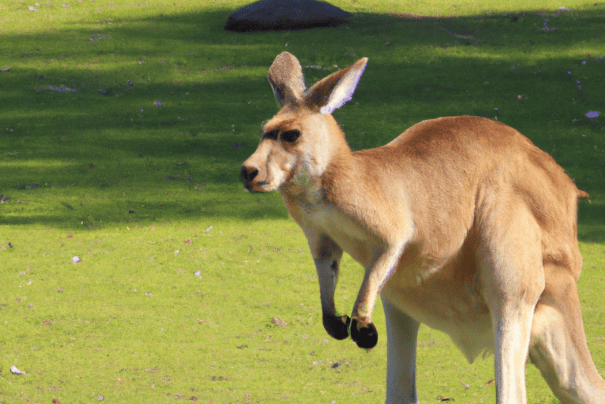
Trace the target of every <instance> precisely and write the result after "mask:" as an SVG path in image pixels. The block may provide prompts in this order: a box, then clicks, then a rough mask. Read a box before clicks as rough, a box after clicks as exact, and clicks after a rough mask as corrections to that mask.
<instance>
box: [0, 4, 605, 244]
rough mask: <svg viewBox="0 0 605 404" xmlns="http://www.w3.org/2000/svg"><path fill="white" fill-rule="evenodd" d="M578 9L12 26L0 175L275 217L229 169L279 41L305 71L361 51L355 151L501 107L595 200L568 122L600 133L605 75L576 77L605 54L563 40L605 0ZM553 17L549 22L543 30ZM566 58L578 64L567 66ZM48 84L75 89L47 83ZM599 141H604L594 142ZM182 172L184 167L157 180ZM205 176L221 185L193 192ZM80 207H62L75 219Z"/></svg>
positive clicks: (588, 159)
mask: <svg viewBox="0 0 605 404" xmlns="http://www.w3.org/2000/svg"><path fill="white" fill-rule="evenodd" d="M586 7H587V8H590V11H593V13H590V14H588V13H579V14H575V13H574V14H573V15H571V14H570V15H567V14H565V13H562V14H561V15H560V16H558V17H552V14H553V13H555V12H556V10H551V11H550V12H549V14H544V15H540V14H539V12H538V10H536V11H524V12H521V13H513V14H512V15H507V16H503V15H496V14H485V15H474V16H468V17H457V18H416V17H414V18H400V17H401V16H396V15H395V16H389V15H386V14H372V13H358V14H357V15H355V16H354V17H353V18H351V20H350V22H349V23H347V24H345V25H344V26H340V27H335V28H320V29H314V30H303V31H292V32H258V33H234V32H226V31H224V30H223V26H224V23H225V21H226V19H227V17H228V16H229V14H230V13H231V12H232V11H233V10H228V9H223V10H212V11H191V12H187V13H181V14H176V13H175V14H166V15H155V16H145V17H140V18H139V17H136V16H135V17H132V16H124V17H120V18H113V19H112V20H111V21H110V23H105V24H104V22H105V21H104V20H100V22H99V23H98V24H95V23H94V22H93V21H92V20H90V21H87V22H84V23H78V24H74V27H73V28H69V29H62V30H60V31H56V30H55V31H50V32H44V33H41V32H39V33H32V34H23V35H18V36H17V37H14V38H10V41H8V42H9V43H5V44H3V45H2V46H1V47H0V49H2V48H3V49H4V50H5V53H6V54H10V55H11V56H10V58H9V59H10V60H8V61H6V62H5V63H8V65H11V66H12V67H13V68H12V70H11V71H10V72H9V73H0V74H2V75H1V76H0V80H2V82H3V83H2V84H3V91H2V93H1V94H0V102H1V103H2V109H1V111H0V119H1V120H2V121H3V126H4V127H2V128H0V131H1V132H0V133H1V135H0V148H1V150H3V151H4V155H3V162H2V163H0V164H1V166H2V170H3V172H4V173H5V176H4V177H5V178H3V180H2V181H1V182H0V195H9V196H10V195H12V194H15V195H19V196H18V197H19V198H20V197H22V196H27V195H31V197H32V198H37V197H35V196H34V192H36V191H32V192H30V193H29V194H27V193H25V194H24V192H25V191H23V189H22V187H23V186H24V185H27V184H30V183H37V184H40V185H42V184H49V185H46V186H42V187H41V189H40V190H38V191H44V192H47V193H48V195H49V197H50V198H51V199H52V198H55V197H56V196H53V193H56V192H57V191H56V190H57V189H61V190H62V191H61V192H63V193H65V194H66V195H71V198H74V199H77V198H80V196H78V195H82V194H86V193H93V194H98V195H113V194H119V193H121V192H122V191H123V190H128V189H135V190H138V191H137V192H139V193H140V196H141V197H142V199H139V200H138V201H137V203H140V204H141V205H143V204H145V202H146V200H150V199H153V198H152V197H151V196H150V195H153V194H161V193H162V192H164V190H166V189H170V190H174V189H177V188H178V189H181V188H182V190H183V192H185V190H186V191H187V192H188V194H187V195H188V196H187V201H188V202H182V205H183V207H182V208H179V209H175V210H174V211H172V213H161V212H156V214H155V216H153V218H155V219H153V220H173V219H175V218H178V217H190V216H191V217H204V216H208V215H219V216H224V217H229V218H234V219H237V220H253V219H255V218H259V217H262V216H263V215H268V216H269V217H285V216H286V212H285V209H284V207H283V205H281V204H280V203H278V206H273V205H271V204H269V203H267V204H263V203H261V202H259V201H261V200H262V198H263V197H264V196H263V195H260V196H254V197H253V200H254V201H255V202H254V203H249V201H250V199H249V198H247V197H249V196H250V195H245V194H243V193H242V191H241V188H239V179H238V168H239V165H240V164H241V163H242V162H243V161H244V160H245V159H246V158H247V156H248V155H249V154H251V153H252V152H253V150H254V148H255V146H256V143H257V142H258V140H259V139H260V125H261V123H262V122H263V121H264V120H266V119H268V118H270V117H271V116H272V115H273V114H274V113H275V112H276V111H277V108H276V103H275V101H274V99H273V95H272V93H271V91H270V89H269V86H268V85H267V81H266V78H265V77H266V72H267V69H268V67H269V65H270V64H271V62H272V61H273V59H274V57H275V56H276V55H277V54H278V53H279V52H281V51H283V50H288V51H290V52H291V53H293V54H295V55H296V56H297V57H298V58H299V59H300V60H301V63H302V64H303V66H306V67H305V68H304V71H305V75H306V79H307V82H308V83H309V84H312V83H313V82H314V81H316V80H318V79H321V78H323V77H324V76H326V75H327V74H329V73H331V72H333V71H336V70H337V69H338V68H343V67H345V66H346V65H348V64H350V63H352V62H354V61H355V60H357V59H358V58H361V57H364V56H368V57H369V58H370V63H369V65H368V69H367V70H366V72H365V74H364V77H363V78H362V80H361V82H360V84H359V87H358V90H357V92H356V94H355V99H354V102H351V103H349V104H348V105H347V106H345V107H344V108H343V109H342V110H339V111H337V112H335V116H336V117H337V119H338V120H339V122H340V123H341V124H342V126H343V128H344V129H345V132H346V133H347V135H348V141H349V143H350V144H351V146H352V148H353V149H363V148H369V147H376V146H378V145H381V144H384V143H386V142H388V141H390V140H391V139H392V138H394V137H395V136H396V135H397V134H398V133H400V132H402V131H403V130H404V129H405V128H406V127H409V126H411V125H412V124H414V123H416V122H419V121H421V120H423V119H428V118H433V117H438V116H445V115H463V114H470V115H479V116H485V117H489V118H492V119H493V118H495V117H497V118H498V119H499V120H501V121H503V122H505V123H508V124H510V125H511V126H513V127H515V128H517V129H519V130H520V131H521V132H522V133H524V134H526V135H527V136H528V137H530V138H531V139H532V140H533V141H534V142H535V143H536V144H537V145H538V146H539V147H541V148H543V149H545V150H547V151H549V152H551V150H553V149H556V150H559V151H558V152H553V153H552V154H553V155H554V157H555V158H556V159H557V161H559V162H560V163H561V164H562V165H563V166H564V167H565V168H566V170H568V172H571V173H573V174H574V176H576V177H581V178H582V180H583V181H585V182H584V183H582V184H579V186H580V188H582V189H585V190H587V191H588V192H589V193H590V194H591V195H592V196H593V198H594V199H599V198H602V196H603V193H602V191H600V189H602V187H601V185H602V184H601V183H600V182H599V180H598V176H599V174H600V173H601V171H602V168H603V165H604V162H605V158H604V157H603V154H600V153H598V152H590V153H589V154H584V155H583V158H582V159H580V160H579V159H577V155H576V154H574V153H573V152H572V150H575V149H578V148H580V147H583V146H581V145H578V143H577V139H575V138H572V137H571V136H567V135H566V133H568V132H573V131H576V130H579V131H581V132H582V133H583V134H586V133H592V134H594V135H597V134H601V133H602V130H603V127H602V126H599V125H598V124H595V122H594V121H590V120H587V119H585V118H583V117H582V115H583V114H584V112H585V111H584V109H585V105H589V104H590V103H591V102H593V100H595V101H594V102H597V100H598V99H599V97H600V94H601V90H602V89H603V82H602V78H601V79H598V78H597V77H596V76H595V77H593V76H591V79H592V83H591V84H590V85H589V84H588V83H587V84H586V86H585V88H584V89H583V90H582V91H581V92H578V91H577V89H576V87H577V85H576V83H575V80H584V77H585V76H587V75H592V74H593V73H592V72H593V71H596V69H598V68H602V67H603V66H605V63H602V62H600V61H598V60H596V57H598V56H601V55H593V57H592V58H590V59H589V63H588V65H587V66H582V65H581V64H580V63H581V61H580V60H579V59H578V58H576V57H573V56H569V53H565V54H564V55H562V54H561V52H559V51H560V49H561V47H562V46H563V47H566V48H573V47H576V46H580V45H581V44H582V43H584V42H586V41H589V40H590V39H591V38H592V37H593V35H594V26H597V25H599V24H601V23H602V18H601V17H598V15H599V14H602V13H603V11H605V6H603V5H599V6H596V7H595V6H593V7H588V6H586ZM594 11H599V13H596V14H595V13H594ZM549 15H550V19H549V24H551V25H550V26H552V27H554V26H557V25H559V29H558V30H557V31H554V32H548V31H543V30H542V28H543V27H544V25H543V24H544V20H545V18H546V17H547V16H549ZM515 18H516V19H515ZM101 34H102V35H101ZM91 36H92V37H93V38H94V40H90V37H91ZM532 54H535V57H534V58H527V57H526V56H527V55H532ZM599 63H600V64H599ZM335 66H337V67H335ZM581 67H585V69H584V70H581ZM0 68H3V66H0ZM568 70H569V71H573V74H572V75H570V76H569V77H568V75H567V74H566V71H568ZM600 77H602V76H600ZM129 81H130V82H132V86H130V85H129ZM484 83H488V84H484ZM51 85H52V86H65V87H67V88H73V89H75V90H76V91H75V92H58V91H52V90H50V86H51ZM557 86H558V87H557ZM555 87H557V88H555ZM42 88H46V89H42ZM101 90H106V92H107V95H104V94H102V93H101V92H100V91H101ZM530 90H531V91H532V93H530V94H528V93H527V92H528V91H530ZM574 90H575V91H576V93H573V94H572V91H574ZM519 97H520V98H519ZM524 97H525V98H524ZM572 97H575V103H574V104H572V105H570V98H572ZM156 101H159V102H160V103H161V106H158V105H156ZM357 102H359V104H360V105H357V104H356V103H357ZM496 108H497V110H496ZM496 111H497V112H496ZM574 119H578V120H579V121H578V122H575V123H574V122H572V121H573V120H574ZM582 125H583V126H582ZM11 129H12V131H10V130H11ZM594 143H596V145H597V149H599V148H600V147H601V145H603V148H605V144H603V141H602V140H598V139H594ZM553 144H554V146H553ZM591 145H592V144H591ZM184 162H188V164H187V165H186V166H185V165H183V166H180V165H179V164H181V163H184ZM90 165H92V166H93V167H91V166H90ZM176 174H179V175H181V176H182V177H176V178H178V179H177V180H176V181H172V180H168V179H166V177H171V176H175V175H176ZM188 177H192V180H191V181H189V182H188V181H187V178H188ZM183 180H185V181H183ZM201 183H204V184H206V185H210V184H211V185H213V186H215V187H216V189H214V190H213V191H212V192H207V193H206V194H203V193H202V191H199V189H196V190H195V191H199V192H194V191H192V190H191V187H192V186H195V185H198V184H201ZM44 187H46V188H44ZM179 187H180V188H179ZM206 189H208V188H206ZM175 192H176V191H175ZM244 195H245V196H246V198H244V197H243V196H244ZM18 197H12V196H11V198H12V199H16V198H18ZM146 198H147V199H146ZM64 199H65V198H64ZM267 201H271V202H276V198H275V197H268V198H267ZM53 203H54V204H55V205H57V209H65V208H64V207H61V205H59V204H58V202H56V201H53ZM67 203H69V202H67ZM133 203H134V202H133ZM196 204H197V205H199V206H200V207H199V208H194V206H195V205H196ZM93 205H94V206H93V207H91V208H90V210H87V211H86V212H85V216H86V217H88V216H90V215H92V213H90V211H91V210H94V209H101V210H103V209H105V210H104V212H106V214H107V218H106V219H105V220H104V222H105V221H107V222H111V221H116V222H119V221H121V220H125V219H124V218H123V217H122V216H120V215H122V214H123V208H122V206H120V208H119V209H120V212H121V213H120V214H119V215H118V214H117V213H115V211H114V210H112V209H111V208H109V207H107V206H105V207H101V206H100V204H93ZM599 206H600V205H599ZM116 209H117V208H116ZM26 210H27V209H26ZM584 210H585V212H584ZM580 211H581V214H580V224H581V225H582V223H594V221H595V220H597V221H598V220H599V219H598V217H599V216H598V215H600V213H601V212H600V210H598V209H596V208H590V207H588V206H586V205H582V206H581V208H580ZM75 212H76V211H74V212H71V211H70V212H69V214H70V215H71V214H73V216H74V220H76V219H80V218H81V217H80V216H77V215H76V214H75ZM77 212H78V214H80V213H81V212H80V210H78V211H77ZM112 215H114V216H115V218H114V219H112V218H111V217H112ZM62 218H65V213H60V212H59V213H57V214H53V213H52V212H50V213H49V214H48V215H43V216H38V215H35V214H29V215H28V214H27V212H24V214H23V215H14V214H10V215H5V217H4V218H0V222H1V223H9V224H20V223H42V224H49V225H58V224H59V223H60V222H61V221H62V220H64V219H62ZM596 218H597V219H596ZM146 220H147V219H146ZM149 220H152V219H149ZM599 223H600V224H601V225H602V224H603V223H602V221H599ZM583 237H588V238H589V239H590V238H592V236H589V235H583ZM595 237H597V238H598V235H597V236H595Z"/></svg>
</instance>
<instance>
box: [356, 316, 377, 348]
mask: <svg viewBox="0 0 605 404" xmlns="http://www.w3.org/2000/svg"><path fill="white" fill-rule="evenodd" d="M351 338H352V339H353V341H355V343H356V344H357V346H358V347H360V348H365V349H370V348H374V347H375V346H376V343H377V342H378V331H377V330H376V327H374V324H372V323H369V324H366V325H359V323H358V322H357V320H355V319H353V321H352V322H351Z"/></svg>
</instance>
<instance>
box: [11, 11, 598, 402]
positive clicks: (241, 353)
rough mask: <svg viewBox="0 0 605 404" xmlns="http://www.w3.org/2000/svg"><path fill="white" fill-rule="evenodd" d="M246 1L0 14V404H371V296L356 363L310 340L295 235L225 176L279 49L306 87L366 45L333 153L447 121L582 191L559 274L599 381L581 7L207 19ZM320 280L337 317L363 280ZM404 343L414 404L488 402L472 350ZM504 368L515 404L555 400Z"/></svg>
mask: <svg viewBox="0 0 605 404" xmlns="http://www.w3.org/2000/svg"><path fill="white" fill-rule="evenodd" d="M249 2H250V1H240V0H237V1H231V0H229V1H227V0H202V1H193V0H183V1H179V2H164V1H144V2H141V3H139V2H130V1H125V0H112V1H105V0H81V1H80V0H63V1H54V0H53V1H48V2H47V1H40V4H39V5H34V1H33V0H32V2H31V4H30V3H26V2H24V1H20V0H6V1H3V2H1V3H0V38H2V40H1V41H0V70H2V72H0V199H1V200H2V202H1V203H0V274H1V276H2V282H0V403H52V402H53V400H58V401H59V402H60V403H91V402H97V401H99V402H103V403H176V402H185V401H198V402H205V403H206V402H208V403H210V402H212V403H242V404H243V403H272V402H274V403H278V402H294V403H362V402H363V403H368V402H372V403H379V402H382V401H383V400H384V395H385V374H386V343H385V338H384V336H385V335H386V332H385V329H384V318H383V316H382V314H381V311H382V308H381V307H380V305H379V306H378V307H377V309H376V312H375V316H374V320H375V323H376V325H377V327H378V331H379V335H381V336H382V338H381V339H380V340H379V342H378V346H377V347H376V348H375V349H373V350H372V351H371V352H370V353H367V352H365V351H362V350H360V349H358V348H357V347H356V346H355V344H353V343H352V342H351V341H350V340H347V341H344V342H338V341H335V340H331V339H330V338H329V336H328V335H327V334H326V333H325V331H324V329H323V327H322V324H321V308H320V302H319V293H318V292H319V291H318V286H317V280H316V275H315V269H314V267H313V262H312V259H311V256H310V254H309V252H308V248H307V245H306V240H305V238H304V236H303V234H302V232H301V231H300V230H299V228H298V227H297V226H296V224H295V223H294V222H293V221H292V220H291V219H289V218H288V215H287V212H286V209H285V207H284V206H283V203H282V201H281V198H280V197H279V195H278V194H267V195H257V194H249V193H246V192H244V190H243V187H242V186H241V184H240V183H239V181H238V170H239V165H240V164H241V163H242V162H243V161H244V160H245V159H246V158H247V157H248V156H249V155H250V154H251V153H252V152H253V150H254V149H255V147H256V144H257V143H258V140H259V139H260V135H261V133H260V125H261V123H262V122H263V121H264V120H266V119H268V118H270V117H271V116H272V115H273V114H274V113H275V112H276V111H277V104H276V102H275V100H274V98H273V94H272V92H271V90H270V87H269V85H268V83H267V80H266V75H267V70H268V67H269V66H270V64H271V62H272V61H273V59H274V58H275V56H276V55H277V54H279V53H280V52H282V51H284V50H287V51H289V52H291V53H293V54H294V55H296V56H297V57H298V58H299V60H300V61H301V63H302V64H303V66H310V67H305V68H304V71H305V75H306V78H307V82H308V83H313V82H315V81H316V80H318V79H320V78H323V77H324V76H326V75H327V74H329V73H331V72H333V71H336V70H337V69H338V68H343V67H345V66H347V65H349V64H351V63H353V62H354V61H356V60H357V59H359V58H361V57H366V56H367V57H369V64H368V67H367V69H366V72H365V74H364V76H363V77H362V79H361V81H360V84H359V86H358V89H357V91H356V93H355V95H354V98H353V101H351V102H349V104H347V105H346V106H345V107H343V108H342V109H340V110H338V111H336V112H335V114H334V115H335V117H336V118H337V119H338V121H339V122H340V124H341V126H342V127H343V129H344V130H345V132H346V133H347V140H348V141H349V143H350V145H351V147H352V148H353V149H364V148H370V147H376V146H379V145H382V144H384V143H386V142H388V141H390V140H391V139H392V138H394V137H395V136H397V135H398V134H399V133H400V132H402V131H403V130H404V129H405V128H407V127H409V126H411V125H413V124H414V123H417V122H419V121H421V120H423V119H428V118H434V117H439V116H448V115H463V114H471V115H479V116H485V117H489V118H492V119H498V120H499V121H501V122H504V123H507V124H509V125H511V126H513V127H515V128H516V129H518V130H519V131H521V132H522V133H524V134H525V135H526V136H528V137H529V138H530V139H531V140H532V141H533V142H534V143H536V145H538V146H539V147H540V148H542V149H543V150H545V151H547V152H549V153H550V154H551V155H553V157H554V158H555V159H556V160H557V161H558V162H559V164H561V165H562V166H563V167H564V168H565V170H566V171H567V172H568V173H569V175H570V176H571V177H572V178H573V179H574V180H575V181H576V183H577V184H578V186H579V188H580V189H582V190H585V191H586V192H588V193H589V194H590V195H591V197H590V199H586V200H581V201H580V206H579V227H578V232H579V239H580V248H581V251H582V253H583V256H584V270H583V275H582V278H581V279H580V282H579V285H578V287H579V290H580V295H581V300H582V305H583V306H582V307H583V313H584V321H585V328H586V333H587V337H588V343H589V346H590V349H591V352H592V355H593V359H594V361H595V364H596V365H597V367H598V368H599V369H600V370H601V372H602V373H603V372H605V302H604V301H603V298H602V294H603V292H602V291H603V286H604V285H605V274H604V272H603V269H604V268H605V200H604V198H605V175H604V174H605V117H604V114H605V101H604V99H605V98H604V97H603V94H604V93H605V60H604V59H603V57H605V3H601V2H599V3H596V4H595V2H594V1H590V2H588V1H577V0H574V1H568V2H567V3H566V4H562V3H560V2H554V1H536V2H526V1H520V0H512V1H507V2H499V3H498V2H496V3H498V4H492V3H493V2H492V3H490V2H479V1H471V0H464V1H457V2H456V4H449V3H444V2H441V1H436V0H426V1H417V0H410V1H403V0H402V1H399V0H394V1H392V0H385V1H369V0H367V1H366V0H333V1H331V3H332V4H334V5H337V6H339V7H341V8H343V9H345V10H347V11H350V12H353V13H355V16H354V17H352V18H351V20H350V22H349V23H348V24H346V25H343V26H340V27H337V28H321V29H314V30H309V31H296V32H270V33H244V34H240V33H231V32H225V31H224V30H223V25H224V23H225V21H226V19H227V17H228V16H229V14H230V13H231V12H233V11H234V10H235V9H237V8H239V7H241V6H243V5H245V4H246V3H249ZM561 6H565V7H566V8H568V10H560V9H559V7H561ZM28 7H32V8H33V9H34V10H36V11H30V10H29V9H28ZM406 13H407V14H406ZM410 13H411V14H414V15H413V16H410ZM419 16H423V17H422V18H421V17H419ZM545 28H547V29H545ZM553 28H557V29H556V30H555V29H553ZM58 90H59V91H58ZM591 111H597V112H599V113H600V114H601V116H600V117H598V118H588V117H587V116H586V115H585V114H587V113H588V112H591ZM9 243H10V246H9ZM74 256H78V257H80V259H81V261H80V262H78V263H77V264H74V263H72V257H74ZM341 273H342V275H341V280H340V284H339V287H338V291H337V296H336V298H337V308H338V309H339V310H340V312H342V313H349V312H350V310H351V308H352V305H353V302H354V300H355V297H356V294H357V290H358V287H359V285H360V282H361V279H362V276H363V269H362V268H360V267H359V266H358V265H357V264H356V263H355V262H353V260H352V259H351V258H350V257H348V256H346V257H345V258H344V259H343V263H342V272H341ZM274 318H276V319H275V320H273V319H274ZM280 320H281V321H280ZM282 321H283V322H285V323H287V324H286V325H283V323H282ZM419 345H420V347H419V352H418V390H419V395H420V399H421V400H422V402H424V403H431V402H439V401H444V400H445V399H446V398H449V399H450V401H452V402H456V403H493V402H495V386H494V384H493V373H494V372H493V359H492V358H491V357H488V358H486V359H485V360H482V359H478V360H477V361H476V362H475V363H474V364H471V365H469V364H468V363H467V362H466V360H465V359H464V358H463V356H462V354H460V353H459V352H458V351H457V350H456V348H455V347H454V346H453V345H452V343H451V342H450V340H449V339H448V338H447V337H446V336H445V335H444V334H441V333H439V332H436V331H434V330H431V329H428V328H426V327H421V334H420V342H419ZM11 366H16V367H17V368H19V369H20V370H22V371H23V372H25V374H24V375H15V374H12V373H11V372H10V371H9V368H10V367H11ZM527 369H528V376H527V386H528V402H529V403H532V404H536V403H549V404H550V403H556V402H558V401H557V400H555V399H554V398H553V395H552V394H551V392H550V390H549V389H548V387H547V386H546V384H545V383H544V381H543V380H542V379H541V377H540V375H539V373H538V371H537V370H536V369H535V368H534V367H533V366H532V365H528V367H527Z"/></svg>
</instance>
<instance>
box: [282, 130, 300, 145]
mask: <svg viewBox="0 0 605 404" xmlns="http://www.w3.org/2000/svg"><path fill="white" fill-rule="evenodd" d="M299 137H300V131H299V130H298V129H294V130H287V131H285V132H283V133H282V134H281V138H282V140H283V141H284V142H287V143H294V142H296V140H297V139H298V138H299Z"/></svg>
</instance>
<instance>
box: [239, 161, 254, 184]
mask: <svg viewBox="0 0 605 404" xmlns="http://www.w3.org/2000/svg"><path fill="white" fill-rule="evenodd" d="M239 175H240V177H241V178H242V180H243V181H244V183H246V186H247V185H248V184H249V183H250V182H252V180H253V179H254V178H255V177H256V176H257V175H258V170H257V169H256V168H254V167H246V166H245V165H242V166H241V167H240V169H239Z"/></svg>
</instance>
